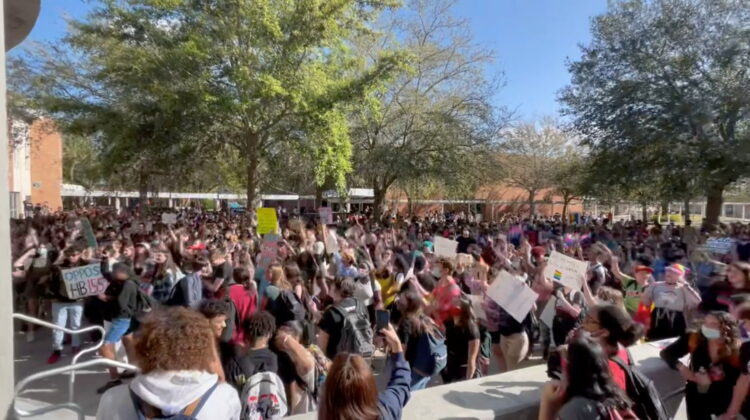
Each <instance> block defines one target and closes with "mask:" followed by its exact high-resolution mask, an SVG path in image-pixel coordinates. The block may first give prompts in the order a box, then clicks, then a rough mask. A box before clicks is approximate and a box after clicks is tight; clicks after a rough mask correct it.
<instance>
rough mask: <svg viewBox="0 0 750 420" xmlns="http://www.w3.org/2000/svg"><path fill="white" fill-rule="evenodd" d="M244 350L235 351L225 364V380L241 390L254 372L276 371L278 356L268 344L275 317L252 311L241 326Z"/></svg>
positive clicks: (271, 335) (272, 333) (273, 330)
mask: <svg viewBox="0 0 750 420" xmlns="http://www.w3.org/2000/svg"><path fill="white" fill-rule="evenodd" d="M243 331H244V334H243V336H244V339H245V346H244V351H242V352H237V353H235V354H234V355H233V356H232V358H231V359H230V360H229V362H228V363H227V364H226V365H225V372H226V377H227V382H228V383H229V384H231V385H232V386H234V387H235V389H237V391H238V392H242V387H243V386H244V385H245V383H246V382H247V380H248V379H250V378H251V377H252V376H253V375H255V374H256V373H262V372H271V373H278V370H279V368H278V357H277V356H276V354H275V353H274V352H272V351H271V350H270V349H269V347H268V344H269V342H270V340H271V338H272V337H273V335H274V332H275V331H276V319H275V318H274V317H273V315H271V314H270V313H268V312H266V311H259V312H256V313H254V314H253V315H251V316H250V318H248V319H247V321H246V322H245V324H244V326H243Z"/></svg>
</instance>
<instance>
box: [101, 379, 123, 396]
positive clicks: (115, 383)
mask: <svg viewBox="0 0 750 420" xmlns="http://www.w3.org/2000/svg"><path fill="white" fill-rule="evenodd" d="M118 385H122V381H121V380H119V379H112V380H111V381H109V382H107V383H106V384H104V385H102V386H101V387H99V388H98V389H97V390H96V393H97V394H104V393H105V392H107V390H109V389H110V388H114V387H116V386H118Z"/></svg>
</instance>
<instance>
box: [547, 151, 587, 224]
mask: <svg viewBox="0 0 750 420" xmlns="http://www.w3.org/2000/svg"><path fill="white" fill-rule="evenodd" d="M584 159H585V157H584V156H583V155H582V154H581V153H579V152H577V149H575V148H570V149H569V150H567V151H566V153H565V154H564V155H562V156H561V157H559V158H557V159H554V160H553V161H554V170H553V174H552V192H554V193H556V194H558V195H559V196H560V197H561V198H562V200H563V210H562V219H563V221H565V220H567V215H568V206H569V205H570V203H571V202H572V201H573V200H580V199H582V198H583V197H584V195H585V194H586V176H587V171H588V170H589V168H588V167H587V166H586V163H585V160H584Z"/></svg>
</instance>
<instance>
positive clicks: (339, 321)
mask: <svg viewBox="0 0 750 420" xmlns="http://www.w3.org/2000/svg"><path fill="white" fill-rule="evenodd" d="M356 305H357V301H356V300H354V298H352V297H348V298H345V299H343V300H342V301H341V302H339V303H337V304H336V305H335V306H338V307H340V308H347V309H348V308H351V307H355V306H356ZM343 327H344V317H343V316H341V312H339V311H338V310H336V309H334V308H333V306H331V307H329V308H328V310H326V311H325V313H323V318H321V320H320V322H319V323H318V328H320V329H321V330H323V331H325V332H326V334H328V346H326V348H325V349H322V350H324V351H325V353H326V357H328V358H329V359H333V358H334V357H336V347H338V345H339V341H340V340H341V330H342V329H343Z"/></svg>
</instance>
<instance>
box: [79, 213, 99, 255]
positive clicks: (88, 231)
mask: <svg viewBox="0 0 750 420" xmlns="http://www.w3.org/2000/svg"><path fill="white" fill-rule="evenodd" d="M81 232H82V233H83V237H84V238H86V246H88V247H89V248H94V249H96V248H97V247H98V246H99V244H97V243H96V235H94V229H92V228H91V222H89V219H88V218H87V217H81Z"/></svg>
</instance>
